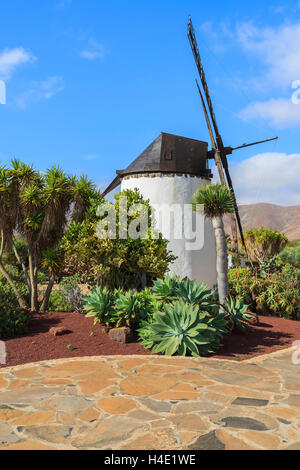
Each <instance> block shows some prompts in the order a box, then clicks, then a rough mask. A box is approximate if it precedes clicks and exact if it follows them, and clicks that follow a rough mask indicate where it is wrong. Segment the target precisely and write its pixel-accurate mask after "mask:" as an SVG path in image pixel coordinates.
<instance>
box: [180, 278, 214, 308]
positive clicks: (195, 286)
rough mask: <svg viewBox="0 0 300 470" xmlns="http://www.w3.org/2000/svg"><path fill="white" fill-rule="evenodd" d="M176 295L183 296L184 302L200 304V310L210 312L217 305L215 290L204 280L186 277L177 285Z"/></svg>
mask: <svg viewBox="0 0 300 470" xmlns="http://www.w3.org/2000/svg"><path fill="white" fill-rule="evenodd" d="M175 294H176V296H178V297H180V298H182V300H183V301H184V302H187V303H193V304H195V305H198V306H199V308H200V310H205V311H207V312H209V311H210V310H211V309H212V308H214V307H216V303H215V302H214V300H213V292H212V290H211V289H209V287H208V286H207V285H206V284H204V283H203V282H200V283H197V282H195V281H192V280H190V279H185V280H184V281H181V282H179V283H178V284H177V287H175Z"/></svg>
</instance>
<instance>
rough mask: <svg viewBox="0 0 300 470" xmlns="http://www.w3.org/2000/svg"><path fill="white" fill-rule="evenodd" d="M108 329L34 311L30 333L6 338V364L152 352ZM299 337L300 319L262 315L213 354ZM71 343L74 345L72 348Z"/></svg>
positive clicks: (245, 353)
mask: <svg viewBox="0 0 300 470" xmlns="http://www.w3.org/2000/svg"><path fill="white" fill-rule="evenodd" d="M61 326H63V327H64V328H66V329H67V330H68V331H69V332H68V333H67V334H65V335H63V336H52V335H50V334H49V329H50V328H52V327H61ZM107 331H108V330H107V328H105V327H102V326H101V325H96V326H94V323H93V319H92V318H86V317H85V316H84V315H79V314H77V313H48V314H43V315H35V317H34V318H33V320H32V322H31V325H30V330H29V332H28V334H26V335H24V336H19V337H17V338H13V339H9V340H7V341H5V343H6V352H7V364H6V365H7V366H14V365H18V364H25V363H30V362H36V361H44V360H49V359H57V358H65V357H80V356H101V355H104V356H106V355H117V354H121V355H131V354H142V355H146V354H149V351H147V350H145V349H144V348H143V346H141V345H140V344H139V343H137V342H134V343H128V344H121V343H118V342H116V341H113V340H111V339H110V338H109V335H108V334H107ZM91 333H93V334H92V335H91ZM296 340H300V321H293V320H286V319H284V318H277V317H265V316H259V324H258V325H257V326H252V327H251V330H250V331H249V332H248V333H247V334H243V333H233V334H232V335H230V336H228V337H226V338H225V339H224V341H223V344H222V346H221V348H220V349H219V351H217V352H216V353H215V354H214V355H213V357H216V358H219V359H221V358H224V359H234V360H245V359H248V358H249V357H252V356H257V355H261V354H265V353H270V352H273V351H276V350H278V349H282V348H287V347H289V346H292V343H293V341H296ZM68 345H72V347H73V348H74V349H72V350H69V349H68V348H67V346H68Z"/></svg>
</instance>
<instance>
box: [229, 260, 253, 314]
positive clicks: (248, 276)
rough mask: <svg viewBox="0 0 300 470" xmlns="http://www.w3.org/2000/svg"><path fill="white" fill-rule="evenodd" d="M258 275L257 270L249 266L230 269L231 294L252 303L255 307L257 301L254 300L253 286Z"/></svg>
mask: <svg viewBox="0 0 300 470" xmlns="http://www.w3.org/2000/svg"><path fill="white" fill-rule="evenodd" d="M256 275H257V273H256V271H254V270H251V269H249V268H234V269H230V270H229V271H228V283H229V292H230V295H231V296H233V297H236V298H238V299H239V300H242V301H243V302H244V303H247V304H249V305H251V306H252V308H255V302H253V298H252V294H251V288H252V285H253V279H255V277H256Z"/></svg>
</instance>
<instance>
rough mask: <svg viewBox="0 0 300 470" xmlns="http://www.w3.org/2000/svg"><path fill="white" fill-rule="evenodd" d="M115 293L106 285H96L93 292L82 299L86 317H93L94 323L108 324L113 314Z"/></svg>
mask: <svg viewBox="0 0 300 470" xmlns="http://www.w3.org/2000/svg"><path fill="white" fill-rule="evenodd" d="M114 303H115V295H114V293H113V292H110V291H109V290H108V289H107V288H106V287H105V288H104V289H102V288H101V287H96V288H95V289H94V290H93V292H92V293H91V294H89V295H87V296H86V297H84V299H83V308H84V310H85V312H86V317H88V318H89V317H94V323H95V324H96V323H103V324H105V325H110V324H111V323H112V318H113V314H114V310H113V307H114Z"/></svg>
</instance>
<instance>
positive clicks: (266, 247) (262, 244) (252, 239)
mask: <svg viewBox="0 0 300 470" xmlns="http://www.w3.org/2000/svg"><path fill="white" fill-rule="evenodd" d="M244 239H245V243H246V247H247V251H248V256H249V257H250V259H251V260H252V261H256V262H258V263H262V262H264V261H265V260H270V259H271V258H273V257H274V256H276V255H278V254H279V253H280V252H281V251H282V250H283V248H284V247H285V246H286V244H287V242H288V239H287V237H286V236H285V235H284V234H283V233H280V232H278V230H275V229H269V228H265V227H260V228H252V229H250V230H246V231H245V232H244Z"/></svg>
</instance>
